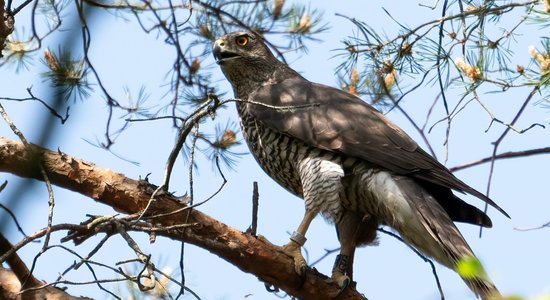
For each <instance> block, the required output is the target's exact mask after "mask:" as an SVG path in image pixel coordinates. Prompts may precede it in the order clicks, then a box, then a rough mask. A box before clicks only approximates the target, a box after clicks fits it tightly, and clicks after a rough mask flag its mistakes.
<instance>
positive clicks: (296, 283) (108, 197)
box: [0, 137, 366, 299]
mask: <svg viewBox="0 0 550 300" xmlns="http://www.w3.org/2000/svg"><path fill="white" fill-rule="evenodd" d="M38 162H41V164H42V165H43V167H44V169H45V170H46V172H47V174H48V176H49V178H50V180H51V182H52V184H54V185H57V186H59V187H63V188H66V189H68V190H71V191H74V192H77V193H80V194H82V195H85V196H88V197H90V198H92V199H94V200H95V201H97V202H100V203H103V204H106V205H109V206H111V207H112V208H113V209H115V210H116V211H118V212H121V213H126V214H137V213H140V212H141V211H142V210H143V209H144V208H145V206H146V205H147V203H148V202H149V199H150V196H151V194H152V193H153V191H154V190H155V188H156V187H155V186H153V185H151V184H150V183H148V182H146V181H138V180H134V179H131V178H128V177H126V176H124V175H123V174H120V173H115V172H113V171H111V170H109V169H104V168H100V167H98V166H95V165H94V164H92V163H89V162H85V161H82V160H80V159H77V158H74V157H72V156H70V155H68V154H65V153H62V152H59V151H58V152H54V151H50V150H47V149H44V148H41V147H38V146H35V145H30V146H29V147H25V146H24V145H23V144H22V143H20V142H16V141H12V140H9V139H6V138H3V137H0V171H1V172H8V173H12V174H15V175H18V176H21V177H26V178H34V179H38V180H42V177H41V176H40V171H39V164H38ZM186 208H187V207H186V205H185V204H184V203H182V202H181V201H178V199H177V198H176V197H174V196H171V195H169V194H167V193H165V194H162V195H158V196H157V198H156V201H154V202H153V203H152V204H151V205H150V207H149V208H148V212H147V214H146V215H145V216H144V217H145V218H146V219H149V221H150V222H153V223H155V225H156V226H167V227H168V226H173V225H177V224H181V223H182V221H183V220H185V219H186V217H187V213H188V212H189V219H188V223H189V224H195V223H196V224H198V225H196V226H190V227H187V228H178V227H172V228H174V229H170V230H167V231H159V232H158V235H162V236H165V237H168V238H171V239H173V240H177V241H184V242H187V243H191V244H194V245H196V246H198V247H201V248H203V249H205V250H208V251H210V252H212V253H214V254H216V255H218V256H219V257H221V258H223V259H225V260H226V261H228V262H229V263H231V264H233V265H235V266H236V267H238V268H239V269H241V270H242V271H244V272H247V273H251V274H254V275H255V276H257V277H258V278H259V279H260V280H262V281H264V282H266V283H268V284H270V285H274V286H276V287H278V288H280V289H282V290H284V291H285V292H287V293H288V294H289V295H292V296H294V297H297V298H299V299H333V298H334V297H335V296H336V295H337V294H338V292H339V287H338V286H337V285H336V284H335V283H330V282H329V281H328V277H327V276H325V275H323V274H321V273H319V272H317V271H316V270H315V269H310V270H308V271H307V273H306V279H305V281H304V282H303V285H302V286H300V285H301V279H300V276H299V275H298V274H296V272H295V271H294V265H293V260H292V258H290V257H289V256H287V255H286V254H284V253H282V252H279V251H278V250H277V249H276V248H274V247H273V246H271V245H268V244H266V243H264V242H262V241H260V240H258V239H257V238H256V237H255V236H252V235H250V234H246V233H243V232H241V231H240V230H237V229H235V228H233V227H230V226H228V225H226V224H224V223H221V222H219V221H217V220H216V219H214V218H212V217H210V216H208V215H205V214H203V213H201V212H200V211H198V210H196V209H186ZM170 212H175V213H170ZM156 215H162V216H158V217H155V216H156ZM340 297H341V299H366V298H365V297H364V296H363V295H361V294H360V293H358V292H357V291H355V290H354V289H352V288H347V289H345V290H344V291H343V293H342V294H341V296H340Z"/></svg>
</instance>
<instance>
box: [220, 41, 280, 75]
mask: <svg viewBox="0 0 550 300" xmlns="http://www.w3.org/2000/svg"><path fill="white" fill-rule="evenodd" d="M212 53H213V54H214V58H215V59H216V62H217V63H218V64H219V65H221V66H222V68H224V67H226V65H232V64H243V63H245V62H246V61H250V60H255V61H259V60H260V61H261V60H266V59H269V60H271V59H270V58H273V59H275V57H273V54H272V53H271V51H269V49H268V48H267V47H266V46H265V44H264V43H263V41H262V38H261V37H259V36H257V35H255V34H253V33H250V32H232V33H229V34H226V35H224V36H222V37H220V38H219V39H217V40H216V41H215V42H214V45H213V47H212Z"/></svg>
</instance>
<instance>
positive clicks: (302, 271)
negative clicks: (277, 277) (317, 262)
mask: <svg viewBox="0 0 550 300" xmlns="http://www.w3.org/2000/svg"><path fill="white" fill-rule="evenodd" d="M295 263H296V262H295ZM306 271H307V266H303V267H301V268H300V273H298V274H299V275H300V285H299V287H300V288H301V287H303V286H304V283H306V278H307V274H306Z"/></svg>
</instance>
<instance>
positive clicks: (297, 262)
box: [257, 235, 307, 285]
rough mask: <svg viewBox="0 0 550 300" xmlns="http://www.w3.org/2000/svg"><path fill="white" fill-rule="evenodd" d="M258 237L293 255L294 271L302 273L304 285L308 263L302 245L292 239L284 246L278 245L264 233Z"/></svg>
mask: <svg viewBox="0 0 550 300" xmlns="http://www.w3.org/2000/svg"><path fill="white" fill-rule="evenodd" d="M257 238H258V240H260V241H262V242H264V243H265V244H267V245H269V246H271V247H273V248H276V249H278V250H279V251H281V252H283V253H285V254H286V255H288V256H290V257H292V259H293V260H294V271H296V273H297V274H298V275H300V278H301V284H300V285H303V284H304V282H305V279H306V269H307V263H306V260H305V259H304V257H303V256H302V247H301V246H300V245H299V244H298V243H296V242H295V241H293V240H291V241H290V242H289V243H288V244H286V245H284V246H277V245H275V244H273V243H271V242H270V241H269V240H268V239H267V238H266V237H264V236H263V235H258V236H257Z"/></svg>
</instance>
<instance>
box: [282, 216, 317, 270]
mask: <svg viewBox="0 0 550 300" xmlns="http://www.w3.org/2000/svg"><path fill="white" fill-rule="evenodd" d="M316 215H317V212H315V211H311V210H307V209H306V213H305V215H304V218H303V219H302V222H301V223H300V226H298V229H296V231H294V233H292V235H291V236H290V242H288V244H286V245H284V246H283V251H284V252H286V253H287V254H288V255H290V256H292V258H294V270H296V273H298V274H300V275H302V276H303V275H304V274H305V271H306V267H307V264H306V260H305V259H304V257H303V256H302V246H303V245H304V244H305V242H306V232H307V229H308V228H309V224H311V221H312V220H313V218H315V216H316Z"/></svg>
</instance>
